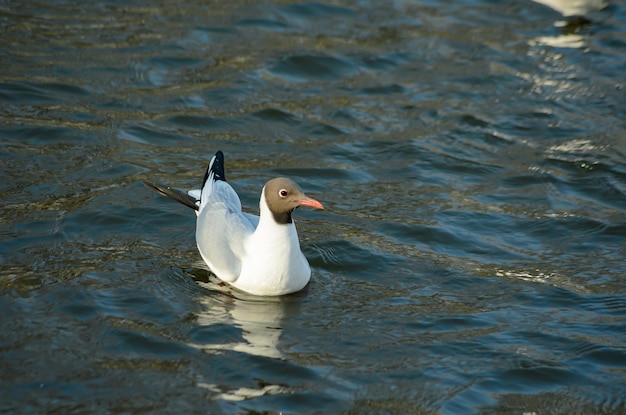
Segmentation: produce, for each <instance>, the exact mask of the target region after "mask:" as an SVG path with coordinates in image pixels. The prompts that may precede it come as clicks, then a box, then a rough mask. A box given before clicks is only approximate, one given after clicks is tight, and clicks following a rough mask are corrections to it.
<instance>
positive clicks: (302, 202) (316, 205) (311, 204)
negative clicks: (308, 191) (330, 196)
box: [296, 196, 324, 209]
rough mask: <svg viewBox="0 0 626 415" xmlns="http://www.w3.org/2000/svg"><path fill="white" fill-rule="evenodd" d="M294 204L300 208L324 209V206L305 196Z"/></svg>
mask: <svg viewBox="0 0 626 415" xmlns="http://www.w3.org/2000/svg"><path fill="white" fill-rule="evenodd" d="M296 203H297V204H299V205H300V206H308V207H312V208H314V209H324V205H322V204H321V203H320V202H319V201H317V200H315V199H313V198H312V197H308V196H305V198H304V199H300V200H296Z"/></svg>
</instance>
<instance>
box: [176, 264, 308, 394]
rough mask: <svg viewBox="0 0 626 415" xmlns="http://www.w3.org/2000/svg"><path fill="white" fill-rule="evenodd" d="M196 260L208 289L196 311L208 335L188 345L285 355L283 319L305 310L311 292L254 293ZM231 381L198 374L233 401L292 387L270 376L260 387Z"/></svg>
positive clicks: (217, 351)
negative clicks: (227, 281)
mask: <svg viewBox="0 0 626 415" xmlns="http://www.w3.org/2000/svg"><path fill="white" fill-rule="evenodd" d="M197 265H198V267H197V268H196V269H194V270H193V271H192V273H191V274H192V277H193V278H194V279H195V281H196V283H198V284H199V285H200V286H202V287H204V288H206V289H207V291H206V292H204V293H202V295H200V296H198V297H197V300H198V302H199V304H200V305H201V306H202V307H201V310H200V311H199V312H198V313H197V314H196V324H197V327H198V330H199V331H200V332H204V333H206V335H199V336H194V337H193V339H192V341H190V342H189V343H188V344H189V345H190V346H192V347H195V348H197V349H200V350H202V351H204V352H206V353H212V354H222V353H226V352H237V353H244V354H246V355H252V356H261V357H264V358H271V359H279V360H283V353H282V352H281V350H280V336H281V334H282V332H283V322H284V321H287V319H289V318H291V317H294V316H297V315H298V314H299V313H300V303H301V297H302V296H303V295H306V294H305V293H306V291H304V294H303V293H300V294H293V295H289V296H282V297H257V296H252V295H248V294H246V293H243V292H241V291H238V290H235V289H233V288H231V287H230V286H229V285H228V284H224V283H222V282H220V281H219V280H218V279H217V277H215V276H214V275H212V274H211V273H210V272H209V271H207V270H206V266H205V265H204V264H202V265H200V264H197ZM205 339H206V340H205ZM211 380H213V379H211ZM228 383H229V382H220V383H213V382H211V381H210V380H209V379H198V386H199V387H201V388H204V389H208V390H210V391H211V392H213V393H214V394H215V398H216V399H222V400H224V401H229V402H233V401H243V400H248V399H251V398H255V397H260V396H266V395H280V394H286V393H290V392H291V389H290V388H289V387H287V386H285V385H278V384H272V383H271V382H267V381H265V380H264V381H262V382H259V383H258V384H257V385H255V386H253V385H250V384H248V385H246V386H241V385H233V384H228ZM250 386H252V387H250Z"/></svg>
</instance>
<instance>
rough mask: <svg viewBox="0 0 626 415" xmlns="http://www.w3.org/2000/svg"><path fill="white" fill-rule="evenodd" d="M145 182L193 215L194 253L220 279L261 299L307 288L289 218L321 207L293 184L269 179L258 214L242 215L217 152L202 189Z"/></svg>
mask: <svg viewBox="0 0 626 415" xmlns="http://www.w3.org/2000/svg"><path fill="white" fill-rule="evenodd" d="M144 184H145V185H146V186H147V187H148V188H149V189H151V190H154V191H156V192H158V193H160V194H162V195H165V196H167V197H169V198H171V199H173V200H176V201H177V202H180V203H182V204H184V205H186V206H188V207H190V208H192V209H194V210H195V211H196V215H197V222H196V243H197V245H198V250H199V251H200V255H201V256H202V259H203V260H204V262H205V263H206V264H207V265H208V266H209V269H210V270H211V271H212V272H213V273H214V274H215V275H217V277H218V278H219V279H221V280H222V281H225V282H227V283H228V284H230V285H232V286H233V287H235V288H237V289H239V290H242V291H245V292H247V293H249V294H253V295H259V296H276V295H283V294H290V293H293V292H296V291H300V290H301V289H303V288H304V287H305V286H306V285H307V284H308V282H309V280H310V278H311V267H310V266H309V263H308V261H307V259H306V258H305V257H304V254H303V253H302V251H301V250H300V242H299V240H298V233H297V232H296V226H295V224H294V222H293V218H292V214H293V211H294V210H295V209H296V208H298V207H300V206H309V207H312V208H314V209H324V206H323V205H322V204H321V203H320V202H319V201H317V200H315V199H313V198H311V197H308V196H306V195H305V194H304V192H303V191H302V189H301V188H300V186H298V185H297V184H296V183H295V182H294V181H292V180H290V179H288V178H285V177H278V178H275V179H271V180H270V181H268V182H267V183H266V184H265V186H264V187H263V190H262V191H261V199H260V201H259V207H260V215H259V216H256V215H251V214H248V213H244V212H243V211H242V209H241V201H240V199H239V196H238V195H237V193H236V192H235V190H234V189H233V188H232V187H231V186H230V184H228V183H227V182H226V175H225V173H224V154H223V153H222V152H221V151H218V152H217V153H215V156H213V158H211V161H210V163H209V166H208V168H207V171H206V174H205V175H204V181H203V183H202V188H201V189H200V190H191V191H188V192H184V191H182V190H178V189H174V188H172V187H169V186H166V185H163V184H160V183H155V182H150V181H144Z"/></svg>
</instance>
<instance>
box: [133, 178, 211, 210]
mask: <svg viewBox="0 0 626 415" xmlns="http://www.w3.org/2000/svg"><path fill="white" fill-rule="evenodd" d="M143 184H144V185H146V187H147V188H148V189H150V190H154V191H155V192H157V193H160V194H162V195H163V196H167V197H169V198H170V199H173V200H175V201H177V202H179V203H182V204H183V205H185V206H188V207H190V208H192V209H194V210H198V209H199V206H198V203H197V202H198V200H197V199H196V198H195V197H193V196H191V195H189V193H187V192H183V191H182V190H178V189H174V188H173V187H170V186H167V185H164V184H162V183H155V182H149V181H144V182H143Z"/></svg>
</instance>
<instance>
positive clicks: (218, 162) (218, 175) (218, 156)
mask: <svg viewBox="0 0 626 415" xmlns="http://www.w3.org/2000/svg"><path fill="white" fill-rule="evenodd" d="M211 160H213V159H211ZM210 173H213V180H214V181H218V180H222V181H224V182H225V181H226V173H224V153H222V150H218V151H217V153H215V160H214V161H213V164H211V162H209V167H208V168H207V170H206V173H205V174H204V180H202V188H203V189H204V185H205V184H206V181H207V180H208V179H209V174H210Z"/></svg>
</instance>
